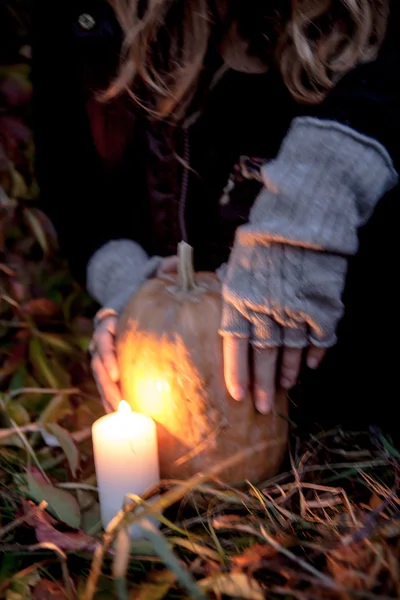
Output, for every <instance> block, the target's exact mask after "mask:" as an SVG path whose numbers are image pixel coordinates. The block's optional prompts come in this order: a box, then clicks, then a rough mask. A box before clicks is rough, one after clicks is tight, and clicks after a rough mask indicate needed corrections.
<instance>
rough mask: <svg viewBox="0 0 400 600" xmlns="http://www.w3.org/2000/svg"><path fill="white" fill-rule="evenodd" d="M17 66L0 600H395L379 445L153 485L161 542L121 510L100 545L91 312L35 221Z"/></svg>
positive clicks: (333, 448)
mask: <svg viewBox="0 0 400 600" xmlns="http://www.w3.org/2000/svg"><path fill="white" fill-rule="evenodd" d="M29 62H30V61H29V47H25V46H24V47H22V48H21V51H20V55H19V58H18V59H17V60H16V61H15V62H14V63H13V64H7V65H6V66H3V67H1V66H0V283H1V285H0V598H5V599H6V600H25V599H26V600H28V599H40V600H47V599H50V598H52V599H53V600H59V599H60V600H61V599H63V598H67V599H68V600H72V599H74V598H77V597H78V598H83V599H84V600H89V599H91V598H97V599H99V600H100V599H101V598H110V599H112V598H118V599H122V600H124V599H126V598H130V599H134V598H135V599H143V600H144V599H146V600H160V599H162V598H185V597H192V598H205V597H214V598H223V597H230V598H245V599H249V600H253V599H254V600H262V599H263V598H269V599H284V600H289V599H290V600H313V599H314V598H327V599H331V598H332V599H333V598H341V599H350V598H365V599H369V600H378V599H379V600H384V599H386V598H399V597H400V494H399V489H400V487H399V474H400V455H399V453H398V451H397V450H396V449H395V448H394V447H393V446H392V445H391V444H390V442H389V441H388V440H387V439H386V438H384V437H383V436H381V435H379V434H377V436H376V437H373V436H371V434H370V433H368V432H366V433H363V432H344V431H342V430H340V429H337V430H335V431H329V432H324V433H321V434H319V435H315V436H310V439H307V440H299V439H297V438H296V435H295V432H294V433H293V436H292V440H291V445H290V457H289V465H290V468H289V469H288V470H287V472H283V473H281V474H279V475H278V476H276V477H275V478H273V479H271V480H269V481H266V482H262V483H261V484H260V485H258V486H257V487H255V486H253V485H251V484H250V483H248V482H247V483H246V482H244V483H243V484H242V485H238V486H236V487H229V486H227V485H225V484H223V483H222V482H221V481H220V480H219V479H218V472H217V470H216V471H214V472H213V473H209V474H206V475H203V476H202V477H200V476H198V477H195V478H194V479H193V480H190V481H187V482H172V481H171V482H169V481H166V482H163V484H162V486H161V489H159V490H156V492H157V493H160V492H161V493H160V500H159V501H158V503H157V505H155V506H153V510H155V509H157V508H158V509H159V511H160V512H159V519H160V520H161V523H162V526H161V529H160V530H159V531H150V532H148V535H147V539H145V540H143V541H138V542H135V543H134V544H126V543H125V542H126V540H125V535H124V532H125V527H124V526H125V525H126V523H128V522H131V521H132V519H134V518H137V516H135V515H136V513H135V511H133V510H128V511H126V512H125V513H122V515H121V518H120V519H118V520H117V521H116V522H115V523H114V527H113V528H112V530H111V531H110V532H108V533H107V534H106V535H104V534H103V532H102V530H101V523H100V512H99V504H98V496H97V488H96V479H95V473H94V463H93V453H92V443H91V425H92V423H93V421H94V420H95V419H97V418H98V417H99V416H100V415H101V414H103V411H102V406H101V403H100V401H99V396H98V393H97V391H96V387H95V384H94V382H93V379H92V376H91V372H90V366H89V360H88V354H87V348H88V343H89V340H90V337H91V330H92V320H91V317H92V314H93V308H94V307H93V305H92V302H91V300H90V298H89V297H88V296H87V295H86V294H85V293H84V292H83V291H82V290H81V289H80V288H79V287H78V286H77V284H76V283H74V281H73V280H72V279H71V277H70V275H69V273H68V269H67V268H66V266H65V264H64V263H63V262H62V261H61V260H60V259H59V257H58V256H59V255H58V252H57V241H56V236H55V233H54V230H53V228H52V225H51V223H50V222H49V221H48V220H47V219H46V217H45V215H44V214H43V213H42V212H41V210H40V203H39V192H38V189H37V185H36V183H35V178H34V175H33V162H32V161H33V156H34V147H33V142H32V135H31V130H30V98H31V92H32V90H31V84H30V79H29V77H30V65H29ZM55 201H57V199H56V198H55ZM131 508H132V507H131Z"/></svg>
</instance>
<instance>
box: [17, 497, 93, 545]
mask: <svg viewBox="0 0 400 600" xmlns="http://www.w3.org/2000/svg"><path fill="white" fill-rule="evenodd" d="M32 506H33V503H32V502H27V501H25V502H24V511H25V512H28V511H30V510H32ZM26 522H27V524H28V525H30V527H33V528H34V530H35V534H36V539H37V541H38V542H39V543H43V542H50V543H52V544H55V545H56V546H58V547H59V548H61V550H65V551H66V552H83V551H88V552H93V551H94V550H95V548H96V547H97V545H98V543H99V541H98V539H97V538H95V537H94V536H91V535H87V534H86V533H85V532H84V531H82V530H80V529H78V530H76V531H59V530H58V529H57V525H58V523H57V521H56V520H55V519H54V518H53V517H52V516H51V515H49V514H48V513H46V512H44V511H43V512H37V513H35V514H34V515H32V516H31V517H29V519H27V521H26Z"/></svg>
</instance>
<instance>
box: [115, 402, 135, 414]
mask: <svg viewBox="0 0 400 600" xmlns="http://www.w3.org/2000/svg"><path fill="white" fill-rule="evenodd" d="M131 412H132V410H131V407H130V406H129V404H128V403H127V401H126V400H121V402H120V403H119V404H118V414H119V415H121V416H122V417H127V416H128V415H130V414H131Z"/></svg>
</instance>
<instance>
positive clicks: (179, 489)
mask: <svg viewBox="0 0 400 600" xmlns="http://www.w3.org/2000/svg"><path fill="white" fill-rule="evenodd" d="M274 443H277V442H272V444H274ZM270 445H271V444H270V443H268V442H262V443H260V444H256V445H255V446H254V447H252V448H246V449H245V450H242V451H240V452H237V453H236V454H235V455H234V456H232V457H229V458H228V459H226V460H224V461H221V462H220V463H219V464H218V465H215V466H214V467H213V468H212V469H210V470H209V471H208V472H207V473H198V474H197V475H195V476H194V477H192V478H191V479H189V480H188V481H187V482H183V483H181V484H179V485H177V486H176V487H175V488H173V489H172V490H169V491H167V492H165V494H163V495H162V496H161V497H160V499H159V500H158V501H157V502H155V503H154V504H153V505H152V506H151V508H145V509H144V510H142V511H141V512H140V514H137V515H130V513H132V512H134V510H135V509H136V506H135V505H131V506H128V507H126V509H125V510H124V511H120V512H119V513H118V514H117V515H116V516H115V518H114V519H113V520H112V521H111V523H109V525H108V527H107V531H106V533H105V535H104V539H103V544H102V545H99V546H98V548H97V549H96V552H95V555H94V557H93V561H92V566H91V569H90V573H89V577H88V581H87V585H86V588H85V593H84V596H83V599H82V600H92V598H93V597H94V594H95V592H96V587H97V581H98V578H99V576H100V573H101V568H102V564H103V559H104V555H105V553H106V552H107V551H108V549H109V547H110V545H111V543H112V540H113V538H114V536H115V535H116V534H117V532H118V531H119V529H120V528H121V527H123V526H125V524H127V523H129V524H130V525H132V524H133V523H135V522H137V521H139V520H142V519H144V518H145V517H148V516H149V514H151V513H153V514H154V513H157V512H159V513H162V512H163V511H164V510H165V509H166V508H168V507H170V506H172V505H173V504H175V503H177V502H179V501H180V500H182V498H183V497H184V496H185V495H186V494H188V493H189V492H191V491H194V490H196V489H197V487H198V486H199V485H201V484H203V483H205V482H206V481H207V480H209V479H211V478H212V477H213V476H214V475H217V474H218V473H220V472H221V471H223V470H224V469H226V468H228V467H232V466H234V465H235V464H237V463H239V462H240V461H242V460H246V459H249V458H250V457H251V456H252V455H253V454H254V453H255V452H260V451H262V450H265V449H267V448H268V447H269V446H270ZM127 515H130V518H129V517H128V519H127V518H126V516H127Z"/></svg>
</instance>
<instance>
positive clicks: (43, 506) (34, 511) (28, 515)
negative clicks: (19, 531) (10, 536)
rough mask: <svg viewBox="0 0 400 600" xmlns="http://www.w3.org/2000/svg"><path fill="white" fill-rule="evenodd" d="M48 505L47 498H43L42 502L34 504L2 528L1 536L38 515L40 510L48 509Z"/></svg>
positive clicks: (0, 530)
mask: <svg viewBox="0 0 400 600" xmlns="http://www.w3.org/2000/svg"><path fill="white" fill-rule="evenodd" d="M47 506H48V505H47V502H46V500H42V502H41V503H40V504H39V505H38V506H34V507H33V508H32V509H31V510H29V511H28V512H27V513H25V514H24V515H21V516H20V517H18V519H15V520H14V521H13V522H12V523H9V524H8V525H5V526H4V527H2V528H1V529H0V538H2V537H4V536H5V535H7V533H10V531H12V530H13V529H15V528H16V527H19V526H20V525H22V524H23V523H25V521H27V520H28V519H30V518H31V517H33V516H34V515H36V514H37V513H38V512H42V511H43V510H46V508H47Z"/></svg>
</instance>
